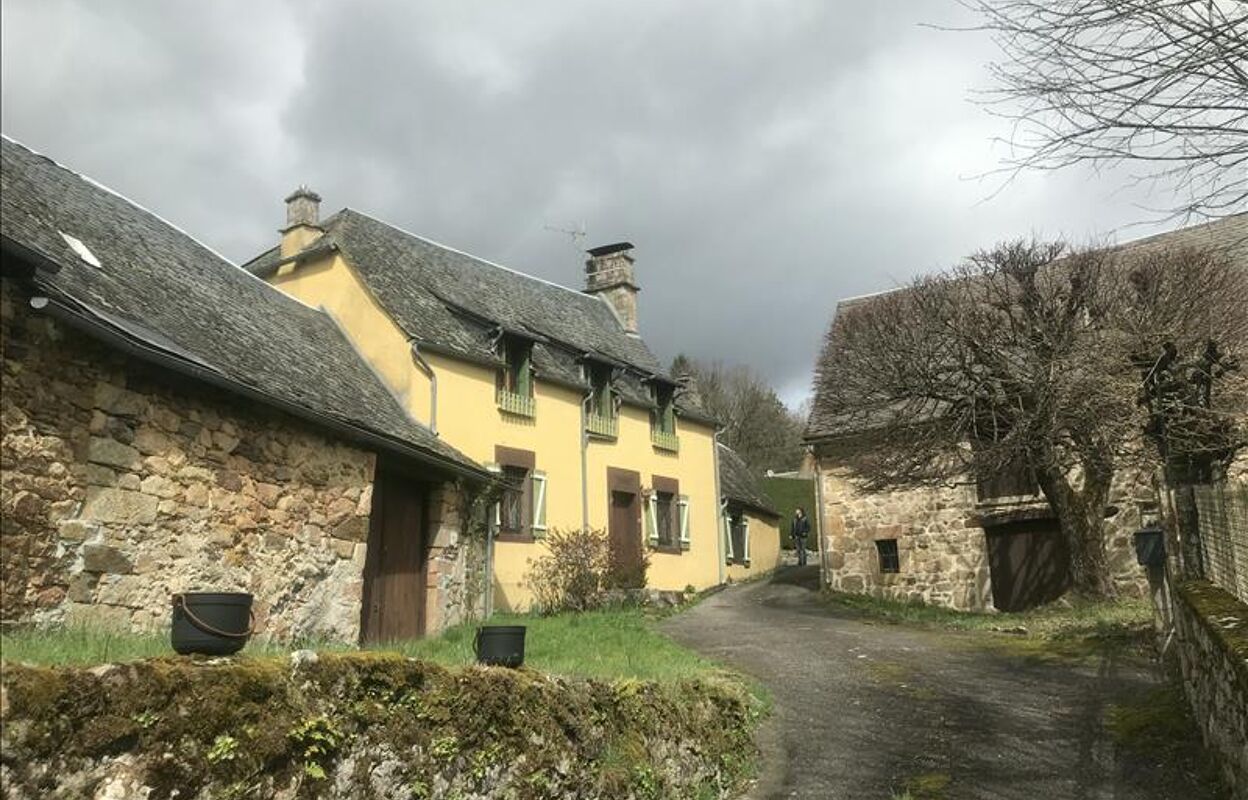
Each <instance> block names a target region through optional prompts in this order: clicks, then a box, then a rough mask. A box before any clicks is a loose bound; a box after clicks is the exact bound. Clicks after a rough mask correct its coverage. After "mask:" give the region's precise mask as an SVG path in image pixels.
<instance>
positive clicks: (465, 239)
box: [0, 0, 1168, 405]
mask: <svg viewBox="0 0 1248 800" xmlns="http://www.w3.org/2000/svg"><path fill="white" fill-rule="evenodd" d="M2 8H3V19H2V20H0V23H2V30H3V47H2V50H0V53H2V59H3V64H2V67H3V71H2V73H0V74H2V76H3V80H2V86H3V97H2V108H0V119H2V121H3V129H4V132H5V133H6V134H8V135H9V136H11V137H13V138H15V139H17V140H18V141H21V142H23V143H24V144H26V145H28V146H30V147H32V148H33V149H35V150H39V151H41V152H43V153H45V154H47V155H49V156H52V157H53V158H55V159H57V160H58V161H61V162H62V163H64V164H66V165H68V166H70V167H73V168H74V169H77V170H78V171H80V172H84V173H86V174H88V175H90V176H92V177H93V178H95V179H97V180H99V181H101V182H102V183H105V184H107V185H108V186H110V187H112V188H114V189H116V190H117V191H119V192H121V193H123V194H125V195H127V196H128V197H130V198H131V199H133V200H135V201H136V202H139V203H141V204H142V205H144V206H146V207H148V208H149V209H151V210H153V211H155V212H156V213H158V214H160V215H161V216H163V217H164V218H166V219H168V220H169V221H171V222H173V223H175V224H177V225H178V226H180V227H182V228H183V229H185V230H187V231H188V232H190V233H191V234H192V235H194V236H195V237H196V238H198V239H200V240H201V241H203V242H205V243H206V244H208V245H210V246H212V247H214V248H216V249H217V250H218V251H219V252H221V253H223V254H224V255H225V256H227V257H228V258H231V259H233V260H235V261H243V260H245V259H247V258H248V257H250V256H251V255H254V254H255V253H257V252H259V251H260V250H263V249H265V248H267V247H269V246H271V245H272V244H274V243H275V242H276V239H277V233H276V229H277V228H278V227H279V226H280V225H281V223H282V222H283V214H284V209H283V206H282V198H283V197H285V195H286V194H287V193H288V192H289V191H290V190H291V189H292V188H294V187H295V186H296V185H298V184H300V183H306V184H308V185H310V186H311V187H312V188H314V189H316V190H317V191H318V192H319V193H320V194H321V195H322V196H323V197H324V204H323V213H326V214H327V213H330V212H332V211H334V210H337V209H338V208H341V207H343V206H351V207H353V208H356V209H359V210H361V211H365V212H368V213H370V214H373V215H374V216H377V217H379V218H381V219H383V220H386V221H388V222H391V223H393V224H395V225H398V226H400V227H402V228H405V229H407V230H410V231H413V232H415V233H419V234H421V235H423V236H425V237H427V238H430V239H434V240H436V241H439V242H442V243H444V244H448V245H451V246H453V247H456V248H458V249H461V250H465V251H468V252H471V253H473V254H475V255H478V256H481V257H484V258H487V259H490V260H493V261H497V262H501V263H503V264H506V265H508V266H511V267H513V268H515V269H519V270H522V271H525V272H529V273H531V274H534V275H539V276H541V277H543V278H547V279H549V280H553V281H557V282H560V283H564V284H567V285H571V286H575V287H579V286H580V284H581V280H582V275H583V271H582V256H580V255H579V254H578V252H577V251H576V250H575V249H574V244H573V238H572V237H570V236H568V235H566V234H561V233H558V232H554V231H551V230H549V229H548V228H565V229H573V228H579V227H580V226H581V225H584V227H585V229H586V231H587V237H586V239H585V241H584V242H583V243H582V245H583V246H584V247H592V246H594V245H598V244H605V243H608V242H614V241H618V240H621V239H628V240H629V241H632V242H634V243H635V244H636V246H637V249H636V251H635V256H636V257H637V276H638V282H639V283H640V284H641V286H642V294H641V297H640V309H641V312H640V313H641V328H642V333H643V335H644V336H645V337H646V339H647V341H648V342H649V344H650V345H651V347H652V348H653V349H654V350H655V351H656V353H657V354H658V355H659V357H660V358H662V359H664V360H665V361H666V360H668V359H670V358H671V357H672V356H673V355H675V354H676V353H677V352H679V351H682V350H683V351H685V352H687V353H689V354H691V355H693V356H696V357H700V358H707V359H721V360H723V361H726V362H732V363H746V364H749V365H751V366H753V367H754V368H756V369H757V370H758V371H760V372H761V373H762V374H763V375H764V376H765V377H766V378H767V379H769V380H770V381H771V382H772V383H773V384H774V385H775V386H776V387H777V389H778V390H779V391H780V393H781V396H782V397H783V398H784V399H785V400H786V402H789V403H790V404H792V405H797V404H798V403H800V402H801V400H802V399H803V398H804V397H805V395H806V394H807V392H808V391H809V387H810V382H811V368H812V365H813V363H814V359H815V355H816V353H817V350H818V347H819V344H820V340H821V338H822V335H823V332H824V330H825V328H826V326H827V324H828V321H829V320H830V318H831V314H832V311H833V308H834V307H835V303H836V301H837V300H838V299H839V298H843V297H847V296H852V295H857V294H863V293H867V292H873V291H878V290H881V289H886V288H889V287H891V286H893V285H895V284H896V283H897V282H899V281H904V280H906V279H908V278H910V277H912V276H913V275H915V274H917V273H920V272H925V271H930V270H934V269H939V268H941V267H943V266H945V265H948V264H950V263H951V262H953V261H955V260H957V259H958V258H959V257H960V256H962V255H965V254H966V253H968V252H971V251H973V250H975V249H977V248H980V247H985V246H989V245H991V244H993V243H994V242H996V241H999V240H1002V239H1006V238H1010V237H1015V236H1020V235H1029V234H1038V235H1042V236H1057V235H1064V236H1067V237H1070V238H1072V239H1075V240H1079V241H1088V240H1093V239H1094V240H1097V241H1113V240H1123V239H1128V238H1134V237H1136V236H1141V235H1145V234H1148V233H1152V232H1155V231H1156V230H1157V228H1156V227H1155V226H1154V225H1149V224H1146V225H1132V223H1138V222H1140V221H1141V220H1145V221H1147V220H1156V219H1158V215H1157V214H1155V213H1150V212H1149V211H1147V208H1150V207H1151V208H1156V207H1164V206H1166V205H1167V202H1168V197H1167V196H1166V195H1165V194H1164V192H1162V191H1161V190H1158V189H1156V188H1154V189H1152V190H1151V193H1148V192H1146V191H1144V190H1143V189H1139V188H1135V189H1129V190H1124V188H1123V187H1124V185H1125V184H1126V181H1125V180H1124V176H1123V175H1121V174H1101V175H1096V174H1093V173H1091V172H1090V171H1086V170H1074V171H1067V172H1062V173H1046V174H1031V175H1027V176H1023V177H1022V178H1020V179H1018V180H1016V181H1014V182H1012V183H1010V184H1009V185H1007V186H1005V187H1004V188H1001V187H1000V183H999V180H998V179H992V180H987V181H985V180H977V179H976V176H979V175H982V174H983V173H984V172H985V171H987V170H991V169H992V168H993V167H994V166H995V165H996V164H997V163H998V160H999V158H1000V157H1001V155H1002V149H1001V146H999V145H994V143H993V139H994V137H997V136H1003V135H1006V134H1007V133H1008V127H1007V125H1006V123H1004V122H1003V121H1001V120H999V119H996V118H994V117H992V116H991V115H989V114H987V113H986V112H985V111H984V110H983V109H982V108H980V107H978V106H976V105H975V104H973V103H972V102H971V99H972V96H971V93H972V91H973V90H974V89H976V88H984V87H985V86H986V85H987V73H986V70H985V64H986V63H987V62H989V61H990V60H991V59H992V58H993V57H994V56H995V51H994V49H993V47H992V45H991V43H990V42H988V41H986V40H985V39H983V38H981V37H980V36H978V35H977V34H970V33H951V32H942V31H937V30H933V29H931V28H929V27H924V26H923V23H935V24H957V23H965V22H967V21H968V20H967V19H966V17H965V16H964V12H962V10H961V8H960V7H959V6H958V5H957V4H956V3H955V2H954V0H924V1H923V2H917V1H915V2H901V0H888V1H887V2H880V1H875V2H862V0H856V1H853V2H851V1H850V0H840V1H839V2H833V1H832V0H809V2H799V1H798V0H792V1H788V0H785V1H780V0H777V1H776V2H736V1H733V2H730V1H729V0H685V1H684V2H672V0H649V1H646V2H639V0H627V1H626V2H625V1H621V2H587V1H586V0H576V2H572V0H562V1H561V2H533V1H532V0H529V1H527V2H523V3H512V2H469V1H466V0H446V2H421V3H415V2H316V1H315V0H304V1H303V2H298V3H281V2H266V3H257V2H249V1H248V2H222V1H221V0H213V1H212V2H199V3H189V2H186V3H171V2H167V0H149V2H135V1H134V0H127V2H114V3H110V4H107V6H106V4H104V3H100V2H86V1H85V0H84V1H83V2H71V1H69V0H3V6H2ZM998 188H1000V191H998V192H996V193H995V194H994V190H996V189H998Z"/></svg>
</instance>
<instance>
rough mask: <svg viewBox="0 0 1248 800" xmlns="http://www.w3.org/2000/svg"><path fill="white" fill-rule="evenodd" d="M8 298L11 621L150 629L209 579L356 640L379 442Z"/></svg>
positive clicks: (439, 504)
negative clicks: (132, 351)
mask: <svg viewBox="0 0 1248 800" xmlns="http://www.w3.org/2000/svg"><path fill="white" fill-rule="evenodd" d="M0 300H2V302H3V307H2V309H0V311H2V312H3V313H2V314H0V319H2V322H3V330H2V342H3V397H2V401H0V433H2V436H3V439H2V442H0V512H2V514H3V534H2V537H0V543H2V548H0V562H2V566H3V579H2V582H0V598H2V603H3V605H2V610H3V620H4V622H5V623H15V622H20V623H36V624H55V623H68V624H89V625H102V626H110V627H116V628H127V629H131V630H146V629H154V628H159V627H161V626H164V625H166V624H167V620H168V616H169V605H170V595H171V594H172V593H174V592H179V591H188V590H197V589H213V590H231V591H248V592H251V593H253V594H254V595H255V596H256V607H255V610H256V617H257V624H258V626H259V628H260V630H261V631H263V632H264V633H265V634H268V635H270V636H273V637H279V638H289V637H299V636H313V637H328V638H334V639H340V640H346V641H354V640H355V639H356V638H357V637H358V632H359V621H360V598H361V594H362V580H363V573H362V570H363V565H364V560H365V551H366V547H367V544H366V543H367V539H368V530H369V514H370V510H371V500H372V481H373V473H374V469H375V463H376V456H375V455H374V454H373V453H370V452H368V451H366V450H363V449H360V448H359V447H357V446H354V445H352V444H348V443H345V442H343V441H339V440H336V439H334V438H331V437H328V436H326V435H324V434H323V433H321V432H320V431H318V430H317V429H316V428H314V427H312V426H310V425H307V424H305V423H303V422H302V421H300V420H298V419H295V418H293V417H290V416H289V415H286V414H283V413H281V412H277V411H274V410H271V409H268V408H266V407H263V406H260V405H258V404H256V403H254V402H252V401H248V400H243V399H240V398H239V397H237V396H234V395H231V394H228V393H226V392H223V391H219V390H215V389H211V388H209V387H207V386H205V385H203V384H198V383H193V382H190V381H189V380H186V379H181V378H179V377H178V376H176V375H174V374H172V373H170V372H169V371H167V370H161V369H159V368H156V367H152V366H149V365H147V364H145V363H142V362H138V361H136V360H133V359H128V358H125V357H123V356H121V355H119V354H118V353H117V352H115V351H112V350H109V349H107V348H105V347H104V346H102V345H101V344H99V343H97V342H96V341H95V340H93V339H90V338H88V337H86V336H84V335H82V334H80V333H78V332H76V331H74V330H72V329H70V328H67V327H66V326H63V325H61V324H58V323H56V322H55V321H53V320H52V319H50V318H48V317H45V316H42V315H37V314H35V313H33V312H32V311H31V310H30V309H29V305H28V303H27V298H26V297H24V296H23V295H22V293H21V292H20V290H18V289H17V288H16V287H15V286H14V285H12V284H11V283H10V282H9V281H7V280H6V281H5V282H4V286H3V294H2V297H0ZM435 496H436V502H435V503H432V504H431V506H432V507H433V508H434V514H433V532H434V540H435V541H434V548H433V551H432V553H431V558H430V571H431V573H433V574H432V575H431V576H430V578H431V579H430V580H429V581H428V585H429V591H430V598H429V599H430V601H431V603H430V605H429V608H430V609H431V610H434V611H435V613H434V614H433V615H432V616H434V617H435V618H434V619H431V620H430V621H429V622H430V624H429V625H427V629H428V630H431V631H432V630H437V629H438V628H439V627H441V626H442V625H444V624H447V623H450V622H454V621H455V620H456V619H458V617H459V615H460V613H461V608H460V607H459V600H460V597H459V595H460V594H461V593H460V592H459V591H458V589H459V588H460V586H462V583H463V564H462V562H463V559H462V552H461V548H460V546H459V545H460V542H459V525H460V522H461V519H462V515H461V512H460V508H461V506H462V504H463V497H462V495H461V493H460V492H459V490H458V489H456V488H455V487H454V486H453V485H446V486H443V488H441V489H440V490H438V491H437V492H435Z"/></svg>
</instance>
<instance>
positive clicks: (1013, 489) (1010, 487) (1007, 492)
mask: <svg viewBox="0 0 1248 800" xmlns="http://www.w3.org/2000/svg"><path fill="white" fill-rule="evenodd" d="M975 491H976V494H977V495H978V497H979V501H980V502H987V501H991V500H995V499H997V498H1001V497H1030V496H1032V495H1036V494H1039V493H1040V486H1039V484H1038V483H1037V482H1036V473H1035V472H1034V471H1033V470H1032V469H1031V468H1030V467H1029V466H1028V465H1027V462H1026V460H1025V459H1024V458H1023V457H1021V456H1020V457H1019V458H1016V459H1015V460H1014V462H1013V463H1011V464H1010V465H1009V466H1007V467H1005V468H1004V469H1002V470H1000V471H998V472H995V473H992V474H981V475H980V476H979V479H978V481H976V485H975Z"/></svg>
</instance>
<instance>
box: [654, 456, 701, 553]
mask: <svg viewBox="0 0 1248 800" xmlns="http://www.w3.org/2000/svg"><path fill="white" fill-rule="evenodd" d="M652 481H653V484H654V489H653V490H652V491H651V492H650V493H649V495H648V497H647V500H646V536H647V538H648V539H649V541H650V546H651V547H654V548H656V549H658V550H663V551H665V552H673V553H680V552H681V551H682V550H688V549H689V544H690V538H689V498H688V497H687V496H685V495H683V494H681V493H680V483H679V482H678V481H677V480H676V479H674V478H664V477H663V476H661V475H655V476H653V478H652Z"/></svg>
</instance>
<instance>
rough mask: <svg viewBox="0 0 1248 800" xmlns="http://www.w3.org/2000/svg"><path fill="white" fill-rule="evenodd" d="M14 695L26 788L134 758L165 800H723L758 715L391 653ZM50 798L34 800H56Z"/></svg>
mask: <svg viewBox="0 0 1248 800" xmlns="http://www.w3.org/2000/svg"><path fill="white" fill-rule="evenodd" d="M3 684H4V690H5V698H6V701H7V702H6V706H5V712H4V717H3V721H4V723H5V724H4V733H3V744H4V748H5V751H6V756H11V760H9V763H12V764H15V765H18V766H17V768H16V769H15V771H14V780H15V781H16V782H17V784H18V785H21V786H25V787H27V788H28V789H31V790H34V788H35V785H36V784H37V783H38V782H39V781H40V780H45V778H41V777H39V776H40V775H42V776H47V775H70V774H74V773H79V774H81V773H83V772H87V773H90V774H93V775H94V774H97V773H100V772H101V771H107V769H108V768H109V767H108V764H109V763H110V762H108V761H107V760H106V757H108V756H114V755H119V754H121V753H128V754H130V755H132V756H134V757H135V758H136V759H137V763H139V764H140V765H141V771H142V781H143V783H144V785H146V786H148V787H150V788H151V789H152V794H151V797H152V798H154V799H156V798H164V797H170V796H172V794H173V791H174V790H175V789H178V790H180V791H181V792H182V794H183V795H184V796H185V795H186V794H187V793H188V792H189V793H190V794H194V793H195V792H199V791H201V790H205V789H207V790H208V793H209V794H212V795H213V796H225V795H227V794H229V793H230V792H232V791H236V789H235V788H231V787H238V788H237V790H238V791H244V790H245V791H246V792H251V793H253V794H255V795H256V796H265V795H266V793H268V792H270V791H273V790H275V787H283V786H291V785H297V786H299V787H300V789H299V791H300V793H301V794H300V796H327V797H329V796H335V795H334V794H333V792H334V791H335V790H334V789H333V786H334V776H335V774H339V775H340V776H341V775H350V776H356V778H355V780H352V781H350V782H351V783H352V785H353V786H354V785H355V784H369V786H371V783H369V782H375V781H376V780H380V779H378V778H377V777H376V776H377V775H384V776H385V778H384V781H388V782H389V783H391V784H393V785H394V786H405V787H415V788H414V791H417V793H419V790H420V787H422V786H423V787H424V791H426V792H427V793H428V792H432V791H433V789H434V787H435V786H439V785H440V786H447V787H450V789H448V790H447V791H448V793H449V792H451V789H453V790H454V791H457V792H463V793H473V792H484V791H488V792H490V793H491V794H487V796H494V795H493V794H492V793H493V792H495V791H501V789H502V788H506V789H507V792H508V794H507V796H508V797H515V798H517V800H537V798H542V797H547V796H550V794H551V793H552V792H553V793H555V794H558V795H560V796H567V795H574V796H583V797H618V796H628V795H629V793H630V792H632V793H634V794H636V795H637V796H648V795H649V794H650V793H654V792H657V794H654V796H656V797H658V796H661V797H703V796H706V797H715V796H725V795H726V793H727V792H729V791H730V790H732V789H733V788H735V787H737V786H739V785H740V783H741V782H742V781H743V779H744V778H745V776H746V774H747V773H748V770H749V765H750V761H751V756H752V754H753V744H752V739H751V734H752V729H753V726H754V722H755V721H756V719H757V717H758V715H759V713H760V710H759V707H758V704H757V703H756V702H755V701H754V700H753V698H752V697H751V696H750V695H749V693H748V692H747V691H746V690H745V688H744V687H743V686H741V685H740V684H737V683H734V682H732V681H728V680H722V679H698V680H690V681H683V682H673V683H670V684H655V683H646V682H639V681H621V682H616V683H607V682H601V681H593V680H588V681H586V680H570V679H564V678H558V677H552V676H548V675H545V674H542V673H537V672H533V671H529V670H524V669H520V670H506V669H498V668H482V667H470V668H465V669H458V670H452V669H447V668H444V667H440V666H437V665H434V664H430V663H427V662H423V661H416V660H411V659H407V658H404V657H402V656H397V655H393V654H384V653H327V654H322V655H320V656H319V657H318V658H317V659H316V660H315V661H311V662H308V663H302V664H300V665H298V666H297V667H296V666H292V664H291V663H290V662H289V661H287V660H285V659H277V658H257V659H250V658H235V659H222V660H209V661H203V660H199V661H197V660H192V659H184V658H165V659H152V660H148V661H141V662H134V663H129V664H125V665H111V666H107V667H97V668H95V669H92V670H86V669H79V668H63V667H62V668H50V667H31V666H23V665H6V666H5V668H4V673H3ZM387 785H389V784H387ZM357 788H359V787H357ZM390 788H393V786H391V787H390ZM46 790H47V787H46V786H41V788H40V789H39V791H35V794H37V795H45V794H46V795H48V796H56V795H55V792H48V791H46ZM253 790H254V791H253ZM361 791H363V794H360V795H358V796H360V797H372V796H379V795H380V794H381V789H380V788H377V789H375V790H374V789H369V788H367V787H365V788H364V789H361ZM387 791H389V790H388V789H387ZM353 796H356V795H353ZM430 796H433V795H430ZM447 796H450V794H448V795H447Z"/></svg>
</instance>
